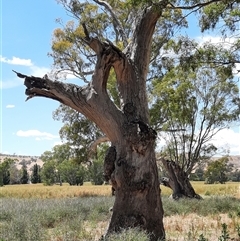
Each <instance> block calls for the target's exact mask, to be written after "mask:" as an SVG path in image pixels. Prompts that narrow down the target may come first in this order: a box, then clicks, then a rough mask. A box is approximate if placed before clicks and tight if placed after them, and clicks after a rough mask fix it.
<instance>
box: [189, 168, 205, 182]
mask: <svg viewBox="0 0 240 241" xmlns="http://www.w3.org/2000/svg"><path fill="white" fill-rule="evenodd" d="M190 180H192V181H203V180H204V169H203V168H201V167H199V168H197V169H196V170H195V172H194V173H191V175H190Z"/></svg>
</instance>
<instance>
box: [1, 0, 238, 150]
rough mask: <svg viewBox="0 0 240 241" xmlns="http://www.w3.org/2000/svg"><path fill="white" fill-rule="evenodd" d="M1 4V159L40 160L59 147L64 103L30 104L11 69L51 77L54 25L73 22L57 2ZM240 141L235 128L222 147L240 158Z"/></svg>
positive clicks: (36, 100) (35, 0)
mask: <svg viewBox="0 0 240 241" xmlns="http://www.w3.org/2000/svg"><path fill="white" fill-rule="evenodd" d="M0 4H1V5H0V6H1V10H0V11H1V17H0V18H1V44H0V45H1V46H0V47H1V49H0V58H1V62H0V81H1V85H0V88H1V90H0V91H1V100H0V102H1V107H0V108H1V119H0V153H5V154H17V155H41V154H42V153H43V152H44V151H47V150H51V149H52V147H53V146H54V145H56V144H59V143H60V138H59V134H58V132H59V129H60V128H61V127H62V123H61V122H59V121H54V120H53V118H52V112H53V111H54V110H56V108H57V107H58V106H59V103H58V102H55V101H53V100H49V99H45V98H32V99H31V100H29V101H27V102H25V99H26V97H27V96H26V95H25V86H24V85H23V80H22V79H19V78H17V77H16V75H15V74H14V73H13V72H12V69H13V70H16V71H18V72H21V73H24V74H27V75H34V76H39V77H42V76H44V74H46V73H47V72H49V71H50V69H51V65H52V63H53V60H52V59H51V58H50V57H48V56H47V53H48V52H51V39H52V33H53V30H54V29H56V28H57V27H59V24H58V23H57V22H56V21H55V20H56V19H57V18H62V19H63V22H66V21H67V20H71V18H70V17H69V16H68V15H67V14H66V11H65V10H64V9H63V8H62V6H61V5H58V4H57V2H56V1H55V0H21V1H19V0H18V1H16V0H5V1H1V3H0ZM192 29H193V28H192ZM194 31H195V30H194ZM194 31H193V30H192V32H191V35H194V34H195V32H194ZM226 137H227V138H226ZM226 139H228V142H227V143H226ZM239 140H240V134H239V128H238V127H235V128H234V129H231V130H225V132H222V137H219V138H218V139H217V142H218V143H221V144H222V145H228V146H229V148H230V150H231V154H235V155H236V154H238V155H239V154H240V146H239V142H240V141H239Z"/></svg>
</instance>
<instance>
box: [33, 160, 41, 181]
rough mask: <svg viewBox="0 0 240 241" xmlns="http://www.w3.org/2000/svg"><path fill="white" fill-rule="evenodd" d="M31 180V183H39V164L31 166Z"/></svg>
mask: <svg viewBox="0 0 240 241" xmlns="http://www.w3.org/2000/svg"><path fill="white" fill-rule="evenodd" d="M31 182H32V183H41V176H40V166H39V165H38V164H35V165H34V166H33V171H32V175H31Z"/></svg>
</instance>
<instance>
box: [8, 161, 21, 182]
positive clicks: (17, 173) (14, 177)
mask: <svg viewBox="0 0 240 241" xmlns="http://www.w3.org/2000/svg"><path fill="white" fill-rule="evenodd" d="M9 173H10V184H20V183H21V177H22V172H21V170H19V169H18V168H17V167H16V165H14V164H11V166H10V168H9Z"/></svg>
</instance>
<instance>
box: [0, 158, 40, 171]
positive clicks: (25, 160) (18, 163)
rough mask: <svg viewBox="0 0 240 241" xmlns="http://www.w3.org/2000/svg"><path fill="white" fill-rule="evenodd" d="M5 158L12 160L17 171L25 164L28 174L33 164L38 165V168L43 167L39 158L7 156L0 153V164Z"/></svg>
mask: <svg viewBox="0 0 240 241" xmlns="http://www.w3.org/2000/svg"><path fill="white" fill-rule="evenodd" d="M5 158H11V159H13V160H14V161H15V162H14V163H15V165H16V167H17V168H18V169H21V168H22V165H23V164H26V166H27V169H28V171H29V172H31V169H32V167H33V166H34V165H35V164H38V165H39V166H40V167H42V165H43V161H42V160H41V159H40V157H39V156H22V155H7V154H2V153H0V163H1V162H3V160H4V159H5Z"/></svg>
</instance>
